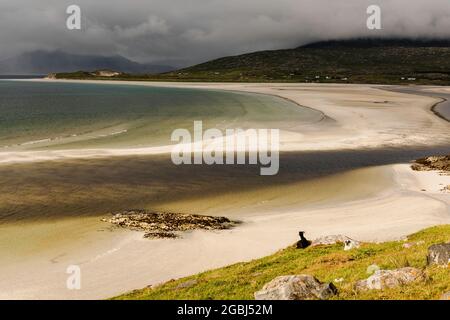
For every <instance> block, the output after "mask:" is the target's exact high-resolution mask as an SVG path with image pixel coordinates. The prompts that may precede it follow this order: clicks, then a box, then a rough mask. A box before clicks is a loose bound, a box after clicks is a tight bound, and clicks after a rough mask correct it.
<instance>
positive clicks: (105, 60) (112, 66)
mask: <svg viewBox="0 0 450 320" xmlns="http://www.w3.org/2000/svg"><path fill="white" fill-rule="evenodd" d="M99 69H106V70H116V71H120V72H126V73H133V74H140V73H161V72H167V71H170V70H173V69H174V68H172V67H170V66H165V65H155V64H141V63H137V62H134V61H131V60H129V59H126V58H124V57H122V56H118V55H115V56H98V55H78V54H70V53H66V52H62V51H32V52H26V53H23V54H21V55H18V56H17V57H13V58H9V59H6V60H3V61H0V74H48V73H55V72H75V71H78V70H86V71H91V70H99Z"/></svg>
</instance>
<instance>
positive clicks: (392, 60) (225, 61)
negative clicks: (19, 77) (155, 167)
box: [57, 39, 450, 85]
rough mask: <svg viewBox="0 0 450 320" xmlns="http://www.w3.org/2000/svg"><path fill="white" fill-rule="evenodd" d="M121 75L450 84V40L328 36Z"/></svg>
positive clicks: (163, 78) (132, 77) (125, 77)
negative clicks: (161, 70)
mask: <svg viewBox="0 0 450 320" xmlns="http://www.w3.org/2000/svg"><path fill="white" fill-rule="evenodd" d="M57 77H63V78H65V77H72V78H80V77H81V78H82V77H83V75H82V74H78V75H75V74H72V75H68V74H65V75H57ZM117 79H123V80H137V79H140V80H160V81H242V82H275V81H277V82H324V83H327V82H330V83H331V82H333V83H336V82H337V83H379V84H412V83H414V84H435V85H450V40H411V39H351V40H336V41H324V42H316V43H311V44H308V45H304V46H301V47H298V48H294V49H284V50H268V51H259V52H253V53H247V54H242V55H238V56H230V57H224V58H220V59H216V60H212V61H208V62H205V63H201V64H198V65H195V66H192V67H188V68H184V69H180V70H176V71H171V72H166V73H163V74H158V75H121V76H119V77H117Z"/></svg>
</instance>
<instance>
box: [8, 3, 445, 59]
mask: <svg viewBox="0 0 450 320" xmlns="http://www.w3.org/2000/svg"><path fill="white" fill-rule="evenodd" d="M71 4H77V5H79V6H80V7H81V10H82V30H81V31H69V30H67V28H66V19H67V14H66V12H65V11H66V8H67V6H68V5H71ZM370 4H378V5H379V6H380V7H381V9H382V27H383V30H381V31H378V30H377V31H370V30H368V29H367V28H366V19H367V14H366V8H367V6H368V5H370ZM367 35H369V36H377V35H378V36H379V35H381V36H405V37H416V36H421V37H424V36H425V37H447V38H450V0H371V1H367V0H126V1H125V0H89V1H87V0H71V1H66V0H0V59H4V58H8V57H11V56H14V55H16V54H18V53H21V52H25V51H31V50H36V49H46V50H55V49H60V50H63V51H67V52H71V53H89V54H102V55H113V54H120V55H123V56H125V57H128V58H130V59H133V60H136V61H140V62H152V61H179V62H180V63H181V64H183V65H185V64H192V63H197V62H202V61H205V60H208V59H211V58H216V57H221V56H225V55H230V54H238V53H244V52H249V51H256V50H262V49H278V48H290V47H296V46H298V45H301V44H304V43H308V42H311V41H315V40H325V39H335V38H346V37H354V36H367Z"/></svg>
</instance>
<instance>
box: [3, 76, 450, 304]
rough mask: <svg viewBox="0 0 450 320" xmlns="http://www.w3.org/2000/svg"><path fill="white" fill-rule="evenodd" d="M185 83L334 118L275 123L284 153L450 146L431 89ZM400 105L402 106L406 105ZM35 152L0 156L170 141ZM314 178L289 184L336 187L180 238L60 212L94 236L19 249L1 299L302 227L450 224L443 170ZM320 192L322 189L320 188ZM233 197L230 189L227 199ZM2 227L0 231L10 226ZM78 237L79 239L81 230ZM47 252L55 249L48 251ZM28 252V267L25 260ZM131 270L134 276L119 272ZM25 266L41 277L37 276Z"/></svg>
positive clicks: (152, 267)
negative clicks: (263, 97) (295, 126)
mask: <svg viewBox="0 0 450 320" xmlns="http://www.w3.org/2000/svg"><path fill="white" fill-rule="evenodd" d="M52 81H53V80H52ZM114 83H117V82H114ZM127 84H128V83H127ZM137 85H145V84H143V83H137ZM150 85H156V86H158V85H167V84H161V83H157V84H155V83H152V84H150ZM170 85H173V83H170ZM177 85H178V84H177ZM179 85H181V86H183V85H185V84H184V83H183V84H179ZM189 86H190V87H193V88H201V89H216V90H229V91H233V90H238V91H239V90H241V91H245V92H254V93H262V94H272V95H278V96H281V97H284V98H286V99H290V100H292V101H294V102H295V103H297V104H299V105H301V106H308V107H309V108H313V109H315V110H318V111H320V112H322V113H323V114H325V115H327V117H329V118H330V119H333V121H330V122H329V121H321V122H319V123H314V124H311V125H308V126H305V127H304V128H301V129H300V130H299V131H294V132H290V131H287V132H284V133H283V135H282V140H281V142H282V145H281V151H284V152H293V151H299V150H301V151H322V150H338V151H339V150H348V149H351V150H358V149H365V148H385V147H386V148H393V147H399V148H400V147H412V146H426V145H427V144H429V141H433V142H434V143H436V144H437V145H443V146H448V145H450V144H449V142H450V138H449V137H448V132H449V131H448V130H449V128H450V124H449V123H448V122H445V121H443V120H442V119H440V118H438V117H436V115H435V114H433V112H432V111H431V108H432V106H433V105H435V104H436V100H437V99H435V98H431V97H419V98H418V97H417V96H413V97H410V96H408V95H406V94H399V93H389V92H387V91H384V90H380V88H381V87H382V86H380V88H378V87H376V88H373V86H366V85H336V86H334V85H331V86H327V85H317V86H314V85H298V86H296V85H292V84H277V85H274V84H210V83H208V84H198V83H196V84H189ZM329 91H331V93H330V92H329ZM341 91H343V92H342V93H341ZM385 101H388V102H387V103H386V102H385ZM407 106H410V107H409V108H408V109H407V110H406V107H407ZM388 107H389V108H388ZM387 109H389V110H387ZM208 143H211V141H210V142H208ZM36 152H37V151H36ZM36 152H35V151H33V152H30V153H28V154H27V153H26V152H25V153H20V154H11V153H10V154H2V155H1V157H2V158H1V160H0V162H3V164H2V165H10V164H12V163H24V162H27V160H28V161H31V162H46V161H49V160H58V161H65V160H69V159H86V158H87V159H93V158H105V159H107V158H110V157H123V156H134V155H146V156H149V155H159V154H166V153H168V152H170V146H161V147H156V149H155V148H142V149H132V150H130V149H111V150H88V151H86V150H84V151H83V152H81V153H80V151H79V150H75V151H73V150H72V151H70V150H62V151H52V152H47V151H43V152H42V153H36ZM17 157H18V158H17ZM321 179H322V178H320V179H313V180H312V181H307V182H305V183H306V186H305V187H304V189H302V188H300V187H298V186H296V185H293V186H292V187H291V188H290V189H288V190H289V191H291V192H295V190H296V188H299V189H298V190H307V189H308V188H310V187H311V186H313V185H315V184H317V186H316V187H317V188H318V189H315V190H321V188H324V186H332V188H336V190H334V192H335V195H336V197H335V198H332V199H331V200H330V201H329V202H328V203H327V202H324V201H323V199H322V200H321V199H320V198H318V200H315V202H313V203H311V204H309V205H307V206H304V204H303V203H296V202H294V203H292V204H290V205H286V206H282V207H278V209H277V206H275V205H273V203H272V204H271V203H270V201H269V202H268V203H257V204H254V205H253V206H248V205H245V206H243V207H241V208H238V207H236V206H234V207H233V206H231V207H230V208H227V209H226V210H224V211H223V212H220V210H219V212H216V214H218V215H224V214H230V212H234V214H235V216H236V217H238V218H240V219H242V220H243V221H244V223H243V224H242V225H241V226H239V227H237V228H235V229H231V230H225V231H220V232H204V231H194V232H190V233H187V234H186V235H185V236H184V237H183V238H182V239H179V240H151V241H149V240H143V239H142V234H141V233H139V232H122V231H120V232H118V233H117V232H116V231H113V232H105V230H104V229H107V227H106V226H104V225H101V224H100V223H96V220H91V219H98V218H82V219H79V220H77V221H74V222H70V221H69V220H67V221H68V222H67V223H68V224H69V226H70V225H72V226H76V225H77V224H78V225H79V224H80V223H81V225H83V222H82V221H83V220H84V219H86V221H89V223H90V224H91V225H90V227H89V228H87V229H89V230H91V231H89V232H88V234H89V235H90V236H92V237H93V238H89V237H88V238H89V240H85V242H84V243H85V244H89V243H90V245H87V246H86V247H83V245H81V244H80V245H79V246H78V245H75V247H76V250H75V251H77V252H76V253H74V252H73V249H71V250H72V251H71V250H68V249H67V247H65V246H62V247H61V248H58V249H57V250H56V249H55V250H51V251H50V252H46V251H45V250H43V252H42V253H41V254H39V255H38V256H37V257H36V256H30V257H29V259H30V260H28V258H26V257H23V258H22V259H21V260H22V262H23V264H21V265H20V266H15V267H7V268H6V269H3V270H0V272H2V275H3V277H4V278H5V281H6V282H5V283H6V285H5V288H6V289H5V290H4V291H3V293H2V295H0V298H15V299H19V298H31V299H36V298H41V299H43V298H52V297H53V298H55V297H56V298H68V299H77V298H83V299H85V298H86V299H96V298H108V297H111V296H113V295H116V294H120V293H123V292H125V291H127V290H131V289H134V288H139V287H143V286H145V285H150V284H156V283H160V282H164V281H167V280H170V279H172V278H179V277H182V276H187V275H190V274H194V273H198V272H201V271H205V270H208V269H211V268H216V267H220V266H225V265H228V264H231V263H235V262H240V261H248V260H251V259H255V258H258V257H261V256H265V255H268V254H271V253H273V252H275V251H276V250H279V249H281V248H284V247H286V246H287V245H289V244H291V243H293V242H295V241H296V238H297V232H298V231H299V228H300V229H306V231H307V235H308V237H310V238H314V237H318V236H323V235H328V234H332V233H345V234H346V235H348V236H351V237H353V238H356V239H358V240H365V241H375V242H376V241H385V240H392V239H399V238H401V237H402V236H404V235H407V234H409V233H412V232H415V231H417V230H420V229H422V228H424V227H428V226H432V225H436V224H446V223H450V200H449V196H448V194H444V193H441V192H440V191H439V190H438V189H436V188H438V186H439V185H440V184H448V185H450V181H449V180H450V177H449V176H441V175H439V174H438V173H436V172H413V171H412V170H411V169H410V168H409V165H408V164H389V165H385V166H377V167H370V168H364V169H356V170H350V171H345V172H343V173H341V174H337V175H333V176H330V177H325V178H323V179H322V180H321ZM308 183H309V185H308ZM358 183H359V184H358ZM342 184H345V185H348V186H349V189H348V190H347V191H346V192H342V193H343V194H340V193H339V190H338V189H339V185H342ZM364 184H371V185H372V184H373V186H371V187H373V188H369V189H368V190H367V191H366V192H365V193H363V192H361V191H360V189H363V188H362V186H363V185H364ZM353 185H354V186H353ZM332 188H331V189H332ZM422 190H426V191H422ZM269 192H271V191H270V190H269ZM297 192H298V191H297ZM330 194H331V195H332V194H333V193H330ZM323 197H329V195H328V194H326V193H324V196H323ZM220 199H221V198H220V197H219V200H220ZM232 199H233V196H230V198H228V201H232ZM207 201H210V202H207ZM201 203H203V206H204V207H205V208H211V207H214V206H213V205H212V203H214V201H212V200H211V199H206V200H205V201H204V202H202V200H198V199H194V200H182V201H180V202H179V203H177V204H176V206H178V207H181V208H182V207H184V206H186V205H189V206H190V207H198V205H199V204H201ZM59 223H62V222H58V221H54V222H50V224H47V223H43V224H41V226H42V228H43V229H44V230H45V229H46V228H49V227H50V226H52V225H53V227H54V226H57V225H58V224H59ZM25 225H26V224H23V225H20V227H24V226H25ZM374 226H376V227H374ZM1 227H2V226H0V228H1ZM3 228H5V229H3V230H2V231H5V230H6V229H8V228H13V226H3ZM33 228H34V227H32V228H31V229H29V230H30V234H34V233H36V232H37V231H35V229H33ZM36 228H37V227H36ZM69 229H70V228H69ZM33 230H34V231H33ZM99 230H102V231H99ZM24 233H25V234H26V231H24ZM75 238H76V237H75ZM78 239H79V240H81V239H82V237H81V235H78ZM92 243H95V245H92ZM73 245H74V244H73V243H71V244H70V246H73ZM54 257H59V258H58V259H56V260H55V259H54ZM30 261H32V262H33V266H30ZM55 261H56V262H55ZM185 261H190V263H189V264H186V263H185ZM70 263H78V264H80V265H81V266H82V268H83V270H84V271H83V272H84V273H85V274H86V283H87V284H86V286H85V287H84V289H83V290H80V291H68V290H67V289H66V288H64V284H65V282H64V279H65V276H66V274H65V267H66V266H67V265H68V264H70ZM124 270H127V272H123V271H124ZM130 272H131V273H132V274H133V275H134V276H133V277H129V276H128V275H129V273H130ZM34 273H39V274H40V275H41V277H40V278H39V279H36V278H35V275H34ZM19 279H20V281H19Z"/></svg>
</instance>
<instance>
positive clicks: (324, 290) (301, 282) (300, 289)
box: [255, 274, 337, 300]
mask: <svg viewBox="0 0 450 320" xmlns="http://www.w3.org/2000/svg"><path fill="white" fill-rule="evenodd" d="M336 293H337V289H336V287H335V286H334V285H333V284H332V283H326V284H325V283H321V282H320V281H319V280H317V279H316V278H314V277H313V276H310V275H305V274H300V275H289V276H280V277H276V278H275V279H273V280H272V281H270V282H269V283H267V284H265V285H264V287H263V288H262V289H261V290H260V291H257V292H255V299H256V300H326V299H329V298H330V297H332V296H334V295H335V294H336Z"/></svg>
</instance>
